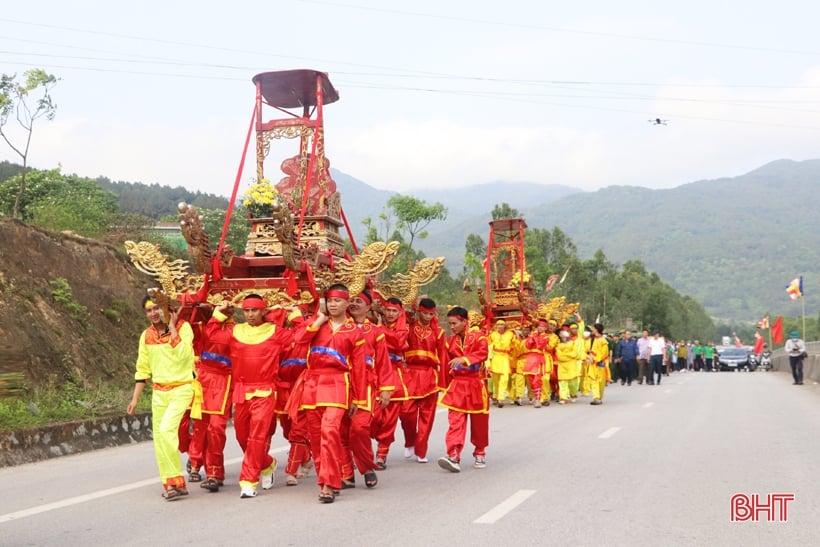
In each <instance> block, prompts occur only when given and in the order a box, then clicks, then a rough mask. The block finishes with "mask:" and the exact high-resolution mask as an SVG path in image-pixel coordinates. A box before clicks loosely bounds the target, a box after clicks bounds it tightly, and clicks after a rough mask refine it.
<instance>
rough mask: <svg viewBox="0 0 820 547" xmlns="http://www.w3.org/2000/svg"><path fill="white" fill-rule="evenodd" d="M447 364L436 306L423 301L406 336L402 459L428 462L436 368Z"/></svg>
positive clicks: (436, 394)
mask: <svg viewBox="0 0 820 547" xmlns="http://www.w3.org/2000/svg"><path fill="white" fill-rule="evenodd" d="M446 362H447V340H446V338H445V336H444V330H443V329H442V328H441V327H439V326H438V317H437V315H436V303H435V302H434V301H433V300H432V299H430V298H422V299H421V301H420V302H419V306H418V316H417V318H416V321H415V322H414V323H413V325H412V326H411V327H410V331H409V333H408V336H407V350H406V351H405V352H404V363H405V366H406V368H405V370H404V382H405V385H406V386H407V399H408V400H407V401H405V403H404V406H403V407H402V411H401V413H400V415H399V418H400V419H401V427H402V430H404V457H405V458H412V457H413V456H415V457H416V458H417V461H418V462H419V463H427V444H428V441H429V439H430V432H431V431H432V430H433V420H434V419H435V416H436V402H437V401H438V390H439V388H440V387H442V386H440V385H439V371H440V370H439V369H440V368H441V366H442V364H443V363H446Z"/></svg>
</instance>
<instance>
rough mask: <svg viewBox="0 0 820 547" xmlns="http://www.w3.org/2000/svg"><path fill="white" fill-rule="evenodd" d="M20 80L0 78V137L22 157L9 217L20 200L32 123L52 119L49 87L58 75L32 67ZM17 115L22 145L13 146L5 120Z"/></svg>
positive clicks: (13, 76) (12, 77) (23, 185)
mask: <svg viewBox="0 0 820 547" xmlns="http://www.w3.org/2000/svg"><path fill="white" fill-rule="evenodd" d="M23 78H24V81H23V82H22V83H20V82H18V81H17V74H12V75H8V74H3V76H2V77H0V136H2V137H3V140H4V141H6V144H8V145H9V147H10V148H11V149H12V150H14V152H15V153H16V154H17V155H18V156H20V158H21V159H22V160H23V170H22V172H21V174H20V175H21V176H20V186H19V188H18V191H17V199H15V201H14V208H13V211H12V217H13V218H17V217H18V214H19V212H20V200H21V199H23V193H24V192H25V191H26V168H27V167H28V152H29V147H30V146H31V136H32V134H33V132H34V122H35V121H36V120H38V119H39V118H42V117H45V118H46V119H47V120H53V119H54V114H55V112H56V110H57V105H56V104H54V102H53V101H52V99H51V89H52V88H53V87H54V86H55V85H57V82H58V78H57V77H56V76H54V75H52V74H49V73H47V72H46V71H45V70H43V69H40V68H33V69H31V70H27V71H25V72H24V73H23ZM33 92H39V93H40V96H39V98H36V99H34V104H30V103H29V100H30V99H31V96H30V94H31V93H33ZM12 114H14V115H15V117H16V118H17V123H18V124H19V125H20V127H22V128H23V139H22V140H23V144H19V143H18V144H17V145H15V144H14V143H13V142H12V140H11V138H10V137H9V134H8V128H7V125H8V121H9V118H10V117H11V115H12Z"/></svg>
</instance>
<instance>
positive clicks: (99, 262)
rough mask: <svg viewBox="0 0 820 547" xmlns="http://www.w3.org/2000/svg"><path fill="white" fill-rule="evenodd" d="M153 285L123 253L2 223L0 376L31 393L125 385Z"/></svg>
mask: <svg viewBox="0 0 820 547" xmlns="http://www.w3.org/2000/svg"><path fill="white" fill-rule="evenodd" d="M152 285H153V284H152V282H151V279H149V278H148V277H147V276H145V275H143V274H141V273H139V272H137V270H136V269H135V268H133V267H132V266H131V264H130V262H129V261H128V258H127V257H126V255H125V251H124V249H123V248H122V247H119V248H118V247H114V246H111V245H107V244H104V243H100V242H97V241H94V240H90V239H86V238H83V237H79V236H76V235H72V234H61V233H51V232H45V231H42V230H39V229H36V228H32V227H30V226H27V225H25V224H23V223H20V222H16V221H12V220H8V219H0V374H4V375H5V377H6V378H13V379H20V380H21V381H22V382H24V383H25V387H26V388H32V387H38V386H44V385H55V384H56V385H59V384H60V383H62V382H72V383H74V384H78V385H84V386H95V385H98V384H99V383H105V382H125V383H127V382H128V381H129V379H130V378H131V377H132V374H133V366H134V360H135V358H136V346H137V339H138V337H139V333H140V331H141V330H142V329H143V328H144V326H145V316H144V314H143V313H142V312H141V310H140V299H141V298H142V296H143V295H144V294H145V289H146V288H147V287H150V286H152ZM15 381H17V380H15ZM6 387H9V385H8V383H7V384H6ZM11 387H17V386H11Z"/></svg>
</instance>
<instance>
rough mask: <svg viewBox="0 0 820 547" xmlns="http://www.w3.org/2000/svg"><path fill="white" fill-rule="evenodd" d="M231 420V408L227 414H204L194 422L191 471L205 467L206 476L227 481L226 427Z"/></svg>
mask: <svg viewBox="0 0 820 547" xmlns="http://www.w3.org/2000/svg"><path fill="white" fill-rule="evenodd" d="M230 418H231V411H230V407H228V409H227V411H226V412H225V414H205V413H203V414H202V419H200V420H194V436H193V437H192V438H191V444H190V445H189V446H188V456H189V457H190V459H191V469H193V470H194V471H197V470H199V469H200V468H201V467H203V466H204V467H205V474H206V475H207V476H208V477H212V478H215V479H217V480H220V481H223V480H225V456H224V451H225V441H226V440H227V438H226V434H225V427H226V426H227V425H228V420H229V419H230Z"/></svg>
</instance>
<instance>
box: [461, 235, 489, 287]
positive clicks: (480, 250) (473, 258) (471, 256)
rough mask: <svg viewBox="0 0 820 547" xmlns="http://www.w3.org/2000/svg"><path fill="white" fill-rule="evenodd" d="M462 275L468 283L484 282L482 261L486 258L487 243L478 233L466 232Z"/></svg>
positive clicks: (480, 283) (481, 284)
mask: <svg viewBox="0 0 820 547" xmlns="http://www.w3.org/2000/svg"><path fill="white" fill-rule="evenodd" d="M464 248H465V253H464V272H463V273H464V277H465V278H466V279H468V280H469V282H470V283H474V282H476V281H478V283H479V285H480V286H483V284H484V265H483V264H484V261H485V260H486V259H487V244H486V243H485V242H484V239H482V237H481V236H480V235H478V234H468V235H467V241H466V242H465V244H464Z"/></svg>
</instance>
